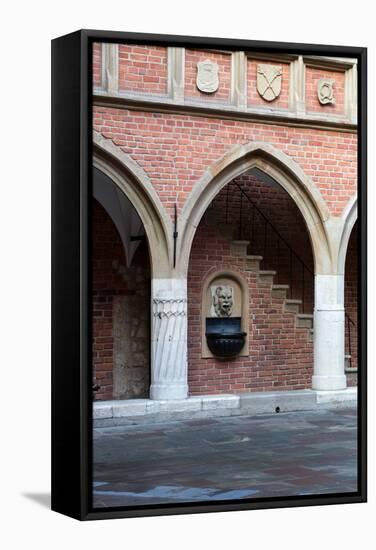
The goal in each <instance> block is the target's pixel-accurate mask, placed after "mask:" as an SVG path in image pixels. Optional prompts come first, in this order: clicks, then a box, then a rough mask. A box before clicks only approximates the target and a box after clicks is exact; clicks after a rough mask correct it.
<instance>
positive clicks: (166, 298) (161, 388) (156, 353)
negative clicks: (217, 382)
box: [150, 279, 188, 399]
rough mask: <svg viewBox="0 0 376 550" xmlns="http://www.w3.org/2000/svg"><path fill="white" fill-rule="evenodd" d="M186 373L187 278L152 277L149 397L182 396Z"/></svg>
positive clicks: (185, 392)
mask: <svg viewBox="0 0 376 550" xmlns="http://www.w3.org/2000/svg"><path fill="white" fill-rule="evenodd" d="M187 374H188V370H187V280H186V279H153V280H152V340H151V386H150V398H151V399H184V398H186V397H187V395H188V382H187Z"/></svg>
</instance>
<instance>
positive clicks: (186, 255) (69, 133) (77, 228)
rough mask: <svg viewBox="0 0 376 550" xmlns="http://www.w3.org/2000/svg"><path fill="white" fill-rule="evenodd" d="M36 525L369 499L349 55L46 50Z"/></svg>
mask: <svg viewBox="0 0 376 550" xmlns="http://www.w3.org/2000/svg"><path fill="white" fill-rule="evenodd" d="M52 61H53V65H52V115H53V120H52V152H53V156H52V164H53V172H52V191H53V198H52V208H53V312H52V325H53V334H52V340H53V351H52V369H53V370H52V440H53V444H52V508H53V510H55V511H58V512H61V513H63V514H67V515H69V516H72V517H74V518H77V519H100V518H117V517H127V516H128V517H130V516H150V515H162V514H180V513H198V512H213V511H224V510H245V509H255V508H272V507H286V506H307V505H317V504H320V505H323V504H334V503H336V504H338V503H353V502H364V501H365V500H366V50H365V49H364V48H355V47H345V46H324V45H307V44H290V43H275V42H256V41H252V40H249V41H246V40H229V39H221V38H218V39H213V38H210V39H209V38H198V37H181V36H161V35H150V34H149V35H148V34H134V33H122V32H104V31H88V30H84V31H78V32H76V33H73V34H70V35H67V36H64V37H60V38H57V39H55V40H54V41H53V42H52Z"/></svg>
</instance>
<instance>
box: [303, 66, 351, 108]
mask: <svg viewBox="0 0 376 550" xmlns="http://www.w3.org/2000/svg"><path fill="white" fill-rule="evenodd" d="M320 78H329V79H331V80H334V81H335V82H334V86H333V91H334V99H335V104H326V105H321V103H320V101H319V99H318V97H317V83H318V81H319V80H320ZM306 109H307V111H308V112H314V113H322V114H323V115H324V114H335V115H343V114H344V113H345V73H343V72H340V71H325V70H323V69H315V68H312V67H307V68H306Z"/></svg>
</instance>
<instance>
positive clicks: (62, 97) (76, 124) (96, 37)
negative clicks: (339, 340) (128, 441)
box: [52, 30, 367, 520]
mask: <svg viewBox="0 0 376 550" xmlns="http://www.w3.org/2000/svg"><path fill="white" fill-rule="evenodd" d="M96 41H109V42H119V43H121V42H127V43H139V44H140V43H142V44H149V45H168V46H184V47H187V46H193V47H204V48H208V47H211V48H226V49H229V50H231V49H243V50H253V51H255V52H258V51H262V52H268V53H277V52H281V51H283V52H284V53H289V52H294V53H300V54H306V55H326V56H337V57H352V58H356V59H357V60H358V69H359V70H358V91H359V93H358V113H359V122H358V137H359V149H358V190H359V203H358V204H359V207H358V208H359V210H358V211H359V217H358V220H359V225H358V227H359V248H358V250H359V260H358V262H359V265H358V268H359V269H358V273H359V275H358V277H359V280H358V288H359V304H360V308H359V309H360V313H359V319H358V327H359V335H358V342H359V361H360V364H361V366H362V368H361V369H360V376H359V381H358V475H359V478H358V479H359V484H358V487H359V491H358V492H356V493H346V494H330V495H325V496H324V495H318V496H304V497H299V498H296V497H283V498H282V497H281V498H263V499H257V498H254V499H249V500H246V499H242V500H241V501H240V500H238V501H216V502H213V503H210V504H208V503H207V502H202V503H201V502H197V503H192V504H189V505H187V504H174V505H150V506H137V507H129V508H119V509H115V508H111V509H100V510H99V509H97V510H93V509H92V508H91V505H90V500H91V499H90V493H91V490H90V481H91V454H92V452H91V445H92V414H91V407H92V397H91V395H92V391H91V390H92V379H91V366H90V356H91V355H90V354H91V352H90V338H91V324H90V296H89V289H90V270H89V265H90V231H89V228H90V208H89V197H91V193H90V190H91V162H92V146H91V142H92V128H91V81H92V69H91V45H92V43H93V42H96ZM366 178H367V50H366V48H360V47H346V46H332V45H313V44H297V43H282V42H267V41H265V42H264V41H262V42H261V41H253V40H235V39H222V38H204V37H190V36H173V35H159V34H139V33H127V32H113V31H98V30H80V31H77V32H74V33H72V34H68V35H66V36H62V37H59V38H56V39H54V40H53V41H52V509H53V510H54V511H56V512H60V513H62V514H65V515H67V516H71V517H73V518H76V519H79V520H93V519H108V518H123V517H137V516H158V515H171V514H192V513H202V512H218V511H220V512H223V511H230V510H252V509H261V508H282V507H283V508H284V507H293V506H313V505H315V506H316V505H324V504H344V503H355V502H366V500H367V439H366V433H367V370H366V364H367V349H366V347H367V341H366V338H367V336H366V334H367V303H366V300H367V280H366V272H367V252H366V247H367V214H366V211H367V187H366Z"/></svg>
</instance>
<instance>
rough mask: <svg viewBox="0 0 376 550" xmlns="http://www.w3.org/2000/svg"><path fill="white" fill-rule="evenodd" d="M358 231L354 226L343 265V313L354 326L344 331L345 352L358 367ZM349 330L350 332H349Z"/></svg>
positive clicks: (352, 363) (351, 380) (352, 380)
mask: <svg viewBox="0 0 376 550" xmlns="http://www.w3.org/2000/svg"><path fill="white" fill-rule="evenodd" d="M357 239H358V231H357V224H355V226H354V228H353V230H352V232H351V236H350V240H349V244H348V248H347V255H346V265H345V311H346V313H347V314H348V315H349V316H350V318H351V319H352V321H354V323H355V326H353V325H352V324H351V326H350V327H349V324H348V320H347V322H346V330H345V352H346V353H349V352H350V346H351V366H352V367H358V366H359V365H358V242H357ZM349 328H350V330H349ZM353 378H354V377H352V376H348V382H351V383H354V382H355V381H354V379H353Z"/></svg>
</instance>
